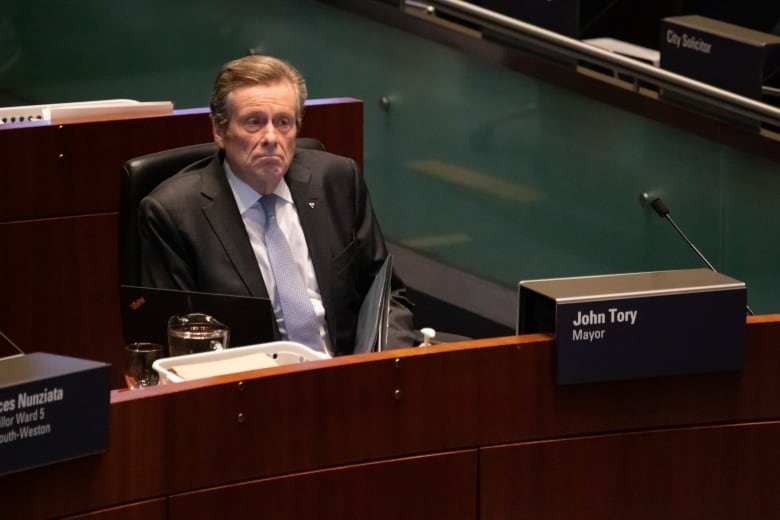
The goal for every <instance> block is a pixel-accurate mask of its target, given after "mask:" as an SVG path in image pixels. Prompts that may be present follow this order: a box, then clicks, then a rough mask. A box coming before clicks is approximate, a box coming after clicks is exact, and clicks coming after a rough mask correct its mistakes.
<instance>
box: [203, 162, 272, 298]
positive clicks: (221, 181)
mask: <svg viewBox="0 0 780 520" xmlns="http://www.w3.org/2000/svg"><path fill="white" fill-rule="evenodd" d="M219 158H220V159H221V155H220V156H219ZM201 191H202V195H203V197H204V204H203V215H204V217H205V218H206V220H207V221H208V223H209V225H210V226H211V229H212V231H213V232H214V235H215V237H216V239H217V240H218V241H219V242H220V244H222V248H223V249H224V250H225V254H226V255H227V256H228V258H229V259H230V261H231V263H232V264H233V267H234V268H235V270H236V272H237V273H238V276H239V277H240V278H241V280H242V281H243V283H244V285H245V286H246V288H247V290H248V292H249V294H251V295H252V296H257V297H263V298H267V297H268V291H267V289H266V287H265V283H264V282H263V276H262V274H261V272H260V268H259V267H258V265H257V260H256V259H255V254H254V252H253V251H252V245H251V244H250V242H249V237H248V235H247V233H246V229H245V227H244V222H243V220H242V219H241V215H240V214H239V212H238V206H236V200H235V198H234V197H233V192H232V190H231V189H230V184H229V183H228V181H227V177H226V176H225V171H224V170H223V169H222V164H221V161H220V160H215V161H214V162H212V163H211V164H210V165H209V167H207V168H206V169H204V172H203V187H202V190H201Z"/></svg>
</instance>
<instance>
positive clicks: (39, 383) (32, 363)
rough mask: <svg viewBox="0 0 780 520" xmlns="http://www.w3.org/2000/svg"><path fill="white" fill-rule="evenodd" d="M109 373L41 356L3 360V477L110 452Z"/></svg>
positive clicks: (0, 418) (0, 438) (99, 365)
mask: <svg viewBox="0 0 780 520" xmlns="http://www.w3.org/2000/svg"><path fill="white" fill-rule="evenodd" d="M110 372H111V367H110V365H108V364H106V363H99V362H95V361H87V360H82V359H76V358H71V357H66V356H58V355H54V354H45V353H41V352H36V353H32V354H27V355H22V356H14V357H10V358H5V359H2V360H0V475H4V474H7V473H12V472H16V471H20V470H24V469H29V468H34V467H37V466H42V465H46V464H51V463H54V462H59V461H63V460H68V459H73V458H76V457H81V456H85V455H91V454H94V453H99V452H102V451H105V449H106V442H107V438H108V411H109V401H110V393H111V392H110V377H111V373H110Z"/></svg>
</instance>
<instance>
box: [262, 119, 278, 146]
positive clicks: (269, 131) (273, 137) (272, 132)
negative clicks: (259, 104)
mask: <svg viewBox="0 0 780 520" xmlns="http://www.w3.org/2000/svg"><path fill="white" fill-rule="evenodd" d="M278 138H279V132H278V130H277V129H276V127H275V126H274V124H273V123H272V122H269V123H268V124H267V125H265V126H264V127H263V130H262V142H263V144H264V145H267V144H275V143H276V141H277V140H278Z"/></svg>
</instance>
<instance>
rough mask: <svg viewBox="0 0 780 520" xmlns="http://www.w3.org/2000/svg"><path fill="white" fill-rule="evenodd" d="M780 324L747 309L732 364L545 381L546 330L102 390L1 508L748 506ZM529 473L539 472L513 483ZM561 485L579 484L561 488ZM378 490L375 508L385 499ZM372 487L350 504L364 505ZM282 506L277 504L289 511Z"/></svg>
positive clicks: (13, 478) (771, 422)
mask: <svg viewBox="0 0 780 520" xmlns="http://www.w3.org/2000/svg"><path fill="white" fill-rule="evenodd" d="M779 337H780V315H776V316H760V317H751V318H748V334H747V345H746V354H747V358H746V363H745V367H744V369H743V370H742V371H741V372H739V373H737V374H707V375H695V376H675V377H666V378H657V379H647V380H638V381H632V382H622V383H621V382H610V383H592V384H587V385H572V386H567V387H560V386H557V385H555V383H554V378H553V377H552V376H553V374H552V370H553V366H554V364H553V354H554V352H553V342H552V339H551V338H550V337H549V336H547V335H542V334H538V335H529V336H514V337H506V338H493V339H485V340H477V341H469V342H463V343H455V344H449V345H438V346H436V347H429V348H416V349H415V348H410V349H403V350H397V351H391V352H379V353H374V354H364V355H355V356H346V357H341V358H337V359H331V360H323V361H313V362H308V363H305V364H297V365H288V366H282V367H276V368H271V369H265V370H259V371H253V372H246V373H242V374H232V375H228V376H221V377H216V378H211V379H204V380H198V381H190V382H186V383H180V384H174V385H165V386H158V387H152V388H148V389H145V390H139V391H127V390H125V391H114V392H113V393H112V403H111V414H110V425H109V442H108V449H107V451H106V453H104V454H101V455H96V456H90V457H85V458H81V459H76V460H73V461H68V462H63V463H60V464H55V465H52V466H46V467H42V468H38V469H33V470H29V471H25V472H21V473H17V474H12V475H7V476H5V477H3V479H2V485H0V503H2V504H4V509H3V514H4V516H5V515H9V518H31V519H36V518H51V517H55V516H62V515H75V514H87V513H90V512H95V511H101V510H105V509H109V508H116V507H120V506H131V505H133V504H136V503H142V502H144V501H148V500H155V499H160V498H166V497H168V498H169V499H170V501H171V502H170V504H171V505H172V504H174V502H175V503H176V506H175V507H177V508H180V509H175V508H174V507H173V505H172V506H171V509H170V510H169V512H171V511H174V510H176V511H179V512H180V513H181V514H182V515H185V514H189V513H192V512H193V511H195V510H212V511H218V510H222V509H223V508H225V507H232V506H231V505H230V504H226V501H227V502H232V501H233V500H236V501H238V502H237V503H236V505H235V507H236V508H237V509H236V511H244V510H250V509H252V508H254V509H255V510H256V511H261V510H262V506H263V504H262V502H263V501H264V500H265V498H268V497H271V496H277V495H278V496H282V497H287V496H289V495H290V494H293V490H294V489H297V486H298V485H300V486H301V487H302V489H307V490H312V489H317V488H318V486H320V485H323V486H324V485H329V486H334V487H335V486H340V485H343V486H352V485H355V486H356V485H357V483H358V482H364V481H366V482H373V484H370V485H375V486H376V488H375V490H383V489H385V486H387V488H388V489H393V488H397V487H398V485H399V484H398V479H399V478H400V476H405V477H406V478H407V479H409V481H410V482H412V483H414V484H413V485H412V484H410V487H407V488H404V489H403V493H404V495H403V496H404V497H405V498H403V499H402V503H403V504H404V505H403V507H404V508H410V509H414V508H415V504H417V503H418V502H417V501H418V500H421V499H422V495H421V494H417V489H418V485H419V482H420V481H421V480H432V481H435V482H441V483H443V484H442V485H443V486H445V488H448V489H450V490H462V489H463V488H468V489H471V490H473V493H468V492H465V493H461V494H459V495H457V496H453V497H451V498H450V499H449V501H450V503H448V504H447V506H446V507H449V506H450V505H452V506H453V508H452V509H450V510H447V509H440V508H439V507H442V506H436V508H434V509H426V511H428V512H429V513H431V517H432V518H447V519H449V518H451V516H449V514H450V513H451V511H452V510H455V509H456V507H457V508H461V507H462V508H463V509H464V510H469V506H468V504H471V503H472V500H473V501H474V502H473V503H476V504H479V511H477V512H473V511H472V515H473V516H469V517H473V518H478V517H480V516H479V515H483V516H482V517H483V518H485V517H489V518H500V517H502V516H501V515H502V513H503V512H505V511H506V512H509V513H512V512H515V511H519V512H532V513H541V517H545V518H546V517H548V516H546V515H547V514H548V513H549V515H550V516H549V517H550V518H556V517H559V518H560V517H564V515H565V514H566V513H567V512H569V510H568V509H566V508H567V507H568V506H566V505H561V504H558V503H557V502H556V501H558V500H562V499H564V498H565V497H566V496H568V495H567V494H566V493H564V491H566V492H567V493H569V494H570V495H571V496H572V497H573V499H574V500H575V503H579V504H580V505H581V507H579V508H577V510H576V513H577V514H578V515H579V514H581V515H582V517H583V518H597V517H599V516H600V517H602V518H623V517H626V516H624V515H623V513H626V512H627V513H629V515H628V517H631V514H632V513H634V512H638V513H637V516H639V517H640V518H641V516H640V515H641V511H642V508H643V507H648V511H651V512H656V513H659V514H661V513H664V512H666V511H665V510H664V509H663V507H664V506H663V505H662V504H651V505H649V506H647V503H648V501H649V500H651V498H653V497H661V498H663V497H662V496H661V495H662V494H663V493H670V495H669V496H670V504H673V507H674V508H675V509H676V510H679V511H683V512H692V513H700V512H705V513H706V512H708V511H710V509H706V507H710V506H709V505H707V506H705V505H702V504H705V503H708V502H712V503H713V505H712V507H713V508H719V511H722V512H723V513H722V516H721V518H762V513H763V512H764V511H765V509H763V508H764V507H768V508H769V507H774V506H775V505H777V499H776V498H775V495H776V489H777V485H778V484H779V483H778V479H779V478H780V477H779V476H778V475H780V473H778V472H777V467H779V466H778V464H779V463H780V452H778V448H776V447H775V446H776V443H775V442H774V441H775V440H776V439H777V438H778V434H780V423H779V422H778V421H780V392H778V389H779V388H780V386H778V378H777V374H776V372H777V367H778V366H780V342H778V340H777V338H779ZM475 450H478V451H479V457H478V462H477V461H475V460H474V457H475ZM474 464H476V468H477V471H476V473H473V472H472V469H471V468H473V467H474ZM676 467H679V468H682V469H680V473H679V474H680V478H681V479H682V480H678V481H675V480H674V479H675V478H678V477H677V475H676V474H675V473H674V471H673V470H674V469H675V468H676ZM698 468H701V469H702V471H698V470H697V469H698ZM719 472H720V473H722V474H723V477H722V478H718V477H717V475H718V474H719ZM583 474H585V476H583ZM732 475H739V477H734V476H732ZM591 477H592V478H591ZM298 479H300V480H298ZM537 479H538V480H539V482H541V483H543V484H548V485H546V486H545V485H537V486H536V487H533V488H531V491H528V492H526V491H524V487H525V486H530V485H531V483H533V482H535V481H536V480H537ZM737 479H742V482H741V483H740V484H739V485H736V484H734V482H735V481H736V480H737ZM667 480H668V481H669V482H667ZM296 481H297V482H296ZM85 482H88V483H90V484H89V486H88V487H85V485H84V483H85ZM468 482H471V487H469V486H468ZM682 482H684V483H685V485H687V491H688V492H687V493H683V492H682V491H681V490H678V489H677V486H682V485H683V484H682ZM671 483H675V486H672V484H671ZM575 484H576V485H580V486H581V487H582V490H580V491H578V490H570V489H568V488H569V487H571V486H573V485H575ZM365 485H369V484H367V483H366V484H365ZM226 486H227V487H228V488H225V487H226ZM642 486H644V487H642ZM732 487H733V493H734V494H733V495H732V496H727V495H726V494H725V491H724V490H727V489H730V488H732ZM223 488H225V489H223ZM478 489H479V490H480V491H479V493H480V494H479V496H477V490H478ZM567 490H568V491H567ZM312 492H313V493H316V492H314V491H312ZM376 492H377V493H379V494H378V496H377V499H376V500H377V502H376V503H377V504H384V501H385V500H387V501H388V502H389V501H390V497H389V496H387V495H384V494H382V492H380V491H376ZM318 493H326V492H325V491H319V492H318ZM599 493H600V494H599ZM538 494H541V495H540V496H537V495H538ZM17 496H26V497H28V498H27V499H26V500H14V499H13V497H17ZM317 496H318V497H319V498H321V499H322V502H319V503H312V504H308V505H302V506H301V507H311V508H320V509H321V510H322V512H323V516H328V515H329V513H331V512H332V511H336V512H338V511H341V510H342V509H341V508H343V507H345V505H344V503H343V502H340V498H339V497H329V496H328V495H327V494H322V495H317ZM439 496H442V497H443V496H444V493H442V494H441V495H437V498H436V500H439V498H438V497H439ZM613 496H617V497H618V498H611V497H613ZM591 497H594V498H591ZM261 499H262V500H261ZM369 500H370V497H367V498H366V502H365V503H356V504H354V507H355V508H356V510H357V511H364V510H368V509H363V508H371V507H372V505H373V502H370V501H369ZM741 500H745V501H751V506H750V507H747V508H746V509H745V512H746V513H747V516H741V515H737V514H734V515H730V512H732V511H733V510H735V509H732V508H736V507H737V505H738V504H739V503H740V501H741ZM577 501H579V502H577ZM429 506H430V507H432V508H433V507H434V505H433V504H425V507H429ZM279 507H280V509H279V510H278V511H279V514H280V516H279V517H280V518H285V515H286V514H290V515H292V516H290V517H294V514H295V513H297V512H299V511H298V510H297V509H292V510H290V509H286V508H285V507H284V506H279ZM331 508H332V509H331ZM588 508H590V509H588ZM312 510H314V509H312ZM306 511H308V509H306ZM388 511H390V512H393V511H396V510H395V509H390V510H388ZM436 511H443V513H442V514H441V516H437V514H436ZM590 511H592V512H590ZM413 513H414V511H412V514H413ZM509 513H507V514H509ZM556 515H557V516H556ZM672 516H674V515H672ZM510 517H513V516H510ZM532 517H533V516H532ZM536 517H539V515H537V516H536ZM661 517H663V515H661ZM694 517H695V515H694Z"/></svg>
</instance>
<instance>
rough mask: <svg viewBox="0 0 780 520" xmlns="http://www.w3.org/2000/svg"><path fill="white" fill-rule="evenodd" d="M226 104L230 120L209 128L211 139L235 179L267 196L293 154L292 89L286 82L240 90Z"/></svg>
mask: <svg viewBox="0 0 780 520" xmlns="http://www.w3.org/2000/svg"><path fill="white" fill-rule="evenodd" d="M228 103H230V105H231V107H232V110H231V116H230V121H229V122H228V124H227V125H226V126H225V127H223V128H220V127H219V126H217V125H216V124H213V125H212V129H213V132H214V140H215V141H216V143H217V144H218V145H219V146H220V147H221V148H224V150H225V157H226V158H227V161H228V163H229V164H230V167H231V169H232V170H233V172H234V173H235V174H236V175H237V176H238V177H239V178H241V179H242V180H243V181H244V182H246V183H247V184H249V185H250V186H252V188H254V189H255V191H257V192H259V193H261V194H267V193H271V192H273V191H274V189H276V186H277V185H278V184H279V180H280V179H281V178H282V177H283V176H284V174H285V173H287V169H288V168H289V167H290V163H291V162H292V159H293V155H294V154H295V136H296V135H297V133H298V125H297V123H296V119H295V114H296V109H297V107H298V97H297V96H296V95H295V89H294V88H293V86H292V85H291V84H290V83H289V82H288V81H282V82H279V83H276V84H273V85H252V86H248V87H241V88H238V89H236V90H234V91H233V92H232V93H231V94H230V95H229V97H228Z"/></svg>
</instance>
